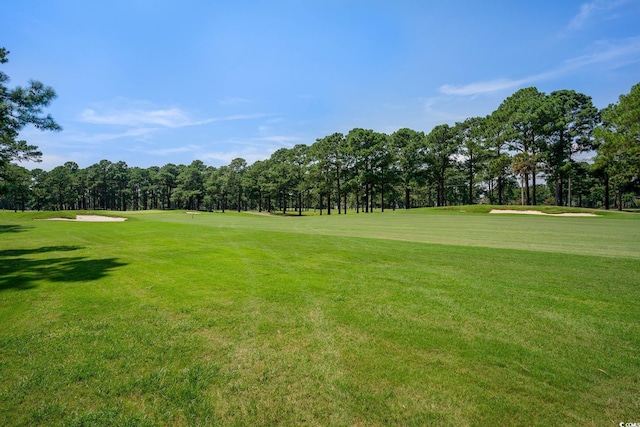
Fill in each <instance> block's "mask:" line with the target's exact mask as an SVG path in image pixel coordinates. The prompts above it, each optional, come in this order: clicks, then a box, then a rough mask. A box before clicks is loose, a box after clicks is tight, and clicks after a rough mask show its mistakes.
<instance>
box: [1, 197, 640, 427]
mask: <svg viewBox="0 0 640 427" xmlns="http://www.w3.org/2000/svg"><path fill="white" fill-rule="evenodd" d="M461 210H464V209H461ZM112 214H114V215H115V213H112ZM45 215H52V214H45ZM126 216H127V217H128V218H129V220H128V221H126V222H124V223H72V222H57V221H33V218H34V217H43V214H42V213H40V214H36V213H25V214H20V213H17V214H14V213H9V212H4V213H0V308H1V309H0V322H1V325H2V328H1V329H0V421H1V424H3V425H77V426H80V425H82V426H86V425H96V426H97V425H132V426H133V425H136V426H137V425H256V424H260V425H265V424H279V425H300V424H306V425H425V424H426V425H428V424H435V425H479V426H485V425H541V426H546V425H617V424H618V423H620V422H623V421H625V422H631V421H634V420H636V419H637V417H638V414H640V397H638V393H637V390H638V387H639V386H640V383H639V380H638V378H640V355H639V353H638V349H639V348H640V327H639V326H640V325H639V323H640V309H639V308H638V301H640V288H639V285H640V222H639V221H640V217H637V216H635V215H633V214H615V213H611V214H608V215H603V216H599V217H596V218H556V217H528V216H524V215H520V216H516V215H513V216H511V215H504V216H503V215H488V214H484V213H482V212H475V213H468V212H467V213H463V212H456V211H446V210H436V209H429V210H416V211H408V212H404V211H396V212H385V213H384V214H380V213H374V214H360V215H355V214H351V213H349V214H348V215H346V216H345V215H331V216H326V215H323V216H308V217H307V216H305V217H302V218H296V217H278V216H274V217H267V216H258V215H252V214H244V213H243V214H237V213H230V212H227V213H225V214H221V213H215V214H206V213H203V214H201V215H194V216H191V215H185V214H184V213H181V212H136V213H131V212H130V213H127V214H126Z"/></svg>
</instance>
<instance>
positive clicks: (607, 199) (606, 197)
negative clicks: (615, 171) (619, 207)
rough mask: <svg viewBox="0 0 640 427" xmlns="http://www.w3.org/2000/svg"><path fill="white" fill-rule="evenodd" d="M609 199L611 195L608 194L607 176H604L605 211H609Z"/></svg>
mask: <svg viewBox="0 0 640 427" xmlns="http://www.w3.org/2000/svg"><path fill="white" fill-rule="evenodd" d="M610 198H611V195H610V194H609V175H605V176H604V208H605V209H606V210H609V207H610V204H611V203H610Z"/></svg>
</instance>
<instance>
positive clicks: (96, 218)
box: [47, 215, 127, 222]
mask: <svg viewBox="0 0 640 427" xmlns="http://www.w3.org/2000/svg"><path fill="white" fill-rule="evenodd" d="M47 220H48V221H81V222H122V221H126V220H127V218H116V217H112V216H102V215H76V219H72V218H47Z"/></svg>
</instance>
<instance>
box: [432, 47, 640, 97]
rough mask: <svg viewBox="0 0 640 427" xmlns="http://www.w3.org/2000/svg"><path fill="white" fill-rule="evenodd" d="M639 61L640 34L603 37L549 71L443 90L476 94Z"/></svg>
mask: <svg viewBox="0 0 640 427" xmlns="http://www.w3.org/2000/svg"><path fill="white" fill-rule="evenodd" d="M638 61H640V37H631V38H628V39H623V40H619V41H599V42H597V43H595V44H594V45H593V46H592V47H591V49H590V52H589V53H587V54H585V55H582V56H578V57H575V58H571V59H568V60H566V61H564V62H563V63H562V64H561V65H560V66H558V67H556V68H553V69H551V70H549V71H545V72H542V73H538V74H533V75H531V76H526V77H523V78H520V79H495V80H487V81H479V82H474V83H469V84H466V85H451V84H445V85H442V86H440V93H442V94H444V95H457V96H474V95H481V94H487V93H492V92H500V91H506V90H513V89H515V88H517V87H522V86H524V85H529V84H533V83H536V82H540V81H545V80H552V79H554V78H558V77H561V76H564V75H567V74H570V73H573V72H576V71H578V70H580V69H583V68H586V67H588V66H593V65H594V64H605V65H606V67H607V68H610V69H615V68H619V67H621V66H624V65H627V64H630V63H634V62H638Z"/></svg>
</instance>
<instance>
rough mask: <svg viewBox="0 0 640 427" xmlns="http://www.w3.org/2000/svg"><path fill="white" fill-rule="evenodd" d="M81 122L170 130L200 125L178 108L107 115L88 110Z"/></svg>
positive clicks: (107, 113) (126, 111) (120, 112)
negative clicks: (165, 128) (147, 126)
mask: <svg viewBox="0 0 640 427" xmlns="http://www.w3.org/2000/svg"><path fill="white" fill-rule="evenodd" d="M80 121H82V122H85V123H91V124H100V125H116V126H146V125H154V126H163V127H169V128H176V127H183V126H191V125H194V124H198V122H197V121H194V120H192V119H190V118H189V117H188V116H187V114H186V113H185V112H183V111H182V110H180V109H178V108H170V109H167V110H125V111H115V112H106V113H97V112H96V111H95V110H93V109H86V110H84V111H83V112H82V113H81V114H80Z"/></svg>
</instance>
